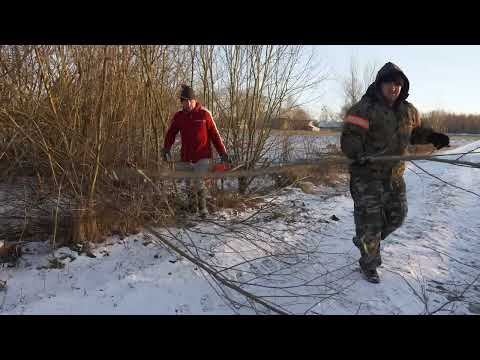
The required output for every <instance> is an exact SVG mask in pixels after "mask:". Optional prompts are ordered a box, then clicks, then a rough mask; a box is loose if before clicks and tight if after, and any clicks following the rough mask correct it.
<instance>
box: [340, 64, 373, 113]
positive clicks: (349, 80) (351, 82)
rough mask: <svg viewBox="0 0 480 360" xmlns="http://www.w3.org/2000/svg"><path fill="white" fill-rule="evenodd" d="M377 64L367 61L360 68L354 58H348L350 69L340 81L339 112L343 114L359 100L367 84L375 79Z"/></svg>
mask: <svg viewBox="0 0 480 360" xmlns="http://www.w3.org/2000/svg"><path fill="white" fill-rule="evenodd" d="M376 68H377V65H376V63H374V62H369V63H367V64H365V65H364V67H363V69H361V68H360V65H359V64H358V61H357V59H356V58H354V57H352V58H351V59H350V69H349V72H348V75H347V76H345V77H344V78H343V79H342V80H341V81H342V87H343V96H344V101H343V103H344V104H343V106H342V109H341V111H340V112H341V114H342V115H344V114H345V113H346V112H347V110H348V109H349V108H350V107H352V106H353V105H354V104H356V103H357V102H358V101H360V99H361V97H362V95H363V94H364V93H365V92H366V91H367V89H368V87H369V85H370V84H371V83H373V82H374V81H375V75H376Z"/></svg>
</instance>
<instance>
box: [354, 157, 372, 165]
mask: <svg viewBox="0 0 480 360" xmlns="http://www.w3.org/2000/svg"><path fill="white" fill-rule="evenodd" d="M369 163H370V160H369V159H368V158H367V156H366V155H365V154H358V155H357V156H356V157H355V158H354V159H353V164H354V165H358V166H365V165H367V164H369Z"/></svg>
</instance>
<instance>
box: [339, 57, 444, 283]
mask: <svg viewBox="0 0 480 360" xmlns="http://www.w3.org/2000/svg"><path fill="white" fill-rule="evenodd" d="M408 90H409V81H408V78H407V77H406V76H405V74H404V73H403V71H402V70H401V69H400V68H399V67H398V66H396V65H395V64H393V63H391V62H389V63H387V64H385V65H384V66H383V67H382V68H381V69H380V71H379V72H378V74H377V77H376V79H375V82H374V83H373V84H371V85H370V86H369V88H368V89H367V91H366V93H365V95H364V96H363V97H362V99H361V100H360V101H359V102H358V103H356V104H355V105H353V106H352V107H351V108H350V110H349V111H348V112H347V114H346V116H345V119H344V126H343V131H342V136H341V147H342V151H343V152H344V153H345V155H346V156H347V157H349V158H350V159H353V160H354V162H353V163H352V164H351V165H350V192H351V194H352V198H353V201H354V218H355V232H356V234H355V237H354V238H353V243H354V244H355V245H356V246H357V247H358V248H359V250H360V255H361V258H360V261H359V263H360V269H361V270H362V272H363V274H364V275H365V277H366V279H367V280H368V281H370V282H373V283H378V282H379V281H380V279H379V277H378V273H377V271H376V268H377V267H378V266H380V265H381V256H380V241H381V240H383V239H385V238H386V237H387V236H388V235H389V234H391V233H392V232H393V231H395V230H396V229H397V228H399V227H400V226H401V225H402V223H403V221H404V219H405V217H406V215H407V198H406V192H405V182H404V180H403V173H404V171H405V163H404V162H403V161H389V162H386V161H376V162H370V161H368V158H367V159H366V157H369V156H378V155H380V156H383V155H405V154H406V153H407V147H408V145H409V144H412V145H413V144H428V143H432V144H433V145H434V146H435V147H436V148H437V149H440V148H442V147H444V146H448V145H449V138H448V136H446V135H444V134H440V133H436V132H434V131H433V130H432V129H430V128H426V127H422V126H421V122H420V117H419V113H418V111H417V109H416V108H415V107H414V106H413V105H412V104H410V103H409V102H407V101H406V98H407V97H408Z"/></svg>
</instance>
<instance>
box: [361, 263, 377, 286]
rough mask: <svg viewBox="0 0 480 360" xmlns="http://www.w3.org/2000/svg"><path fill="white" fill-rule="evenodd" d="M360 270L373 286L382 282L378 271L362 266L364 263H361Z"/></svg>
mask: <svg viewBox="0 0 480 360" xmlns="http://www.w3.org/2000/svg"><path fill="white" fill-rule="evenodd" d="M360 270H361V271H362V274H363V276H364V277H365V280H367V281H368V282H371V283H373V284H378V283H379V282H380V276H378V272H377V269H375V268H367V267H365V266H362V263H360Z"/></svg>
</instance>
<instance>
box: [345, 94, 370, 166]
mask: <svg viewBox="0 0 480 360" xmlns="http://www.w3.org/2000/svg"><path fill="white" fill-rule="evenodd" d="M363 108H364V106H362V104H360V103H358V104H356V105H354V106H353V107H352V108H351V109H350V110H348V111H347V114H346V115H345V118H344V119H343V130H342V135H341V138H340V144H341V148H342V151H343V153H344V154H345V155H346V156H347V157H348V158H350V159H355V158H356V157H357V156H358V155H363V154H364V153H365V140H366V137H367V133H368V129H369V123H370V122H369V119H368V116H367V113H366V111H365V110H364V109H363Z"/></svg>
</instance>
